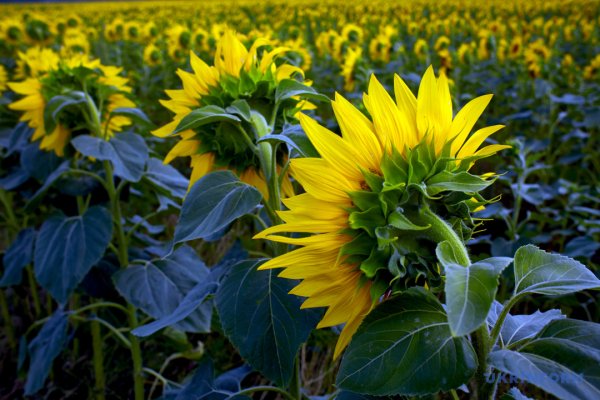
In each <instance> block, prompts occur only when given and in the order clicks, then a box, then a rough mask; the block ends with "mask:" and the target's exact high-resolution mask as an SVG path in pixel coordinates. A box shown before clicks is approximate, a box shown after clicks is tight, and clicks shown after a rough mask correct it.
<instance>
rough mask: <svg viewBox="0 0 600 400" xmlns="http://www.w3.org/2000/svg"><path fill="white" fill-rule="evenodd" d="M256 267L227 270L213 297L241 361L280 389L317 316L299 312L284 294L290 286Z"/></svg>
mask: <svg viewBox="0 0 600 400" xmlns="http://www.w3.org/2000/svg"><path fill="white" fill-rule="evenodd" d="M260 264H261V262H260V261H256V260H247V261H243V262H240V263H238V264H236V265H234V266H233V267H231V272H230V273H229V274H228V275H227V276H226V277H225V279H224V280H223V283H222V284H221V286H220V287H219V290H218V291H217V296H216V303H217V309H218V310H219V316H220V318H221V324H222V326H223V331H224V332H225V334H226V335H227V337H228V338H229V340H230V341H231V342H232V343H233V344H234V345H235V346H236V347H237V349H238V350H239V352H240V354H241V356H242V357H244V359H245V360H246V361H247V362H248V363H249V364H250V365H251V366H252V367H254V368H256V369H257V370H259V371H260V372H261V373H263V374H264V375H265V376H266V377H267V378H269V379H270V380H272V381H273V382H275V383H277V384H278V385H280V386H284V387H285V386H288V384H289V382H290V379H292V375H293V374H294V362H295V355H296V353H297V352H298V349H299V348H300V345H301V344H302V343H304V342H305V341H306V339H308V335H309V334H310V332H311V330H312V329H313V328H314V327H315V325H316V324H317V321H318V319H319V317H320V312H318V311H315V310H301V309H300V305H301V300H300V299H298V298H297V297H295V296H290V295H288V292H289V291H290V290H291V289H292V287H293V286H294V285H293V283H292V282H290V281H289V280H286V279H280V278H277V277H276V275H275V273H274V272H273V271H270V270H269V271H258V270H257V268H258V267H259V266H260Z"/></svg>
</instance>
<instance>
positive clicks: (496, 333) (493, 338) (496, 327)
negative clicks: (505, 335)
mask: <svg viewBox="0 0 600 400" xmlns="http://www.w3.org/2000/svg"><path fill="white" fill-rule="evenodd" d="M522 297H523V295H522V294H521V295H517V296H514V297H513V298H511V299H510V300H509V301H508V303H507V304H506V306H504V308H502V311H500V314H499V315H498V319H497V320H496V324H495V325H494V327H493V328H492V332H491V333H490V348H491V347H493V346H494V345H495V344H496V341H497V340H498V337H499V336H500V329H501V328H502V325H503V324H504V320H505V319H506V316H507V315H508V313H509V312H510V309H511V308H512V307H513V306H514V305H515V304H517V303H518V302H519V301H520V300H521V298H522Z"/></svg>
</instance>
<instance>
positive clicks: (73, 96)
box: [44, 90, 87, 132]
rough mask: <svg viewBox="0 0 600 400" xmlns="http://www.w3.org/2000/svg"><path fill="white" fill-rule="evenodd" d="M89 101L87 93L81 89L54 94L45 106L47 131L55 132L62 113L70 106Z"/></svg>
mask: <svg viewBox="0 0 600 400" xmlns="http://www.w3.org/2000/svg"><path fill="white" fill-rule="evenodd" d="M86 101H87V99H86V96H85V93H84V92H81V91H76V90H73V91H70V92H68V93H67V94H64V95H58V96H54V97H53V98H51V99H50V101H49V102H48V104H46V106H45V107H44V127H45V129H46V132H53V131H54V129H55V128H56V125H58V121H57V120H58V117H59V116H60V113H61V112H62V111H64V110H65V109H66V108H68V107H72V106H78V105H80V104H85V103H86Z"/></svg>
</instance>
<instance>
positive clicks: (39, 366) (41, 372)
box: [25, 309, 68, 396]
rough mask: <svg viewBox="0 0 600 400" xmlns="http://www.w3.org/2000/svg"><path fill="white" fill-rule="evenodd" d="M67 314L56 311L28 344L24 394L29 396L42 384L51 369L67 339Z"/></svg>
mask: <svg viewBox="0 0 600 400" xmlns="http://www.w3.org/2000/svg"><path fill="white" fill-rule="evenodd" d="M67 325H68V314H67V313H65V312H64V311H62V310H60V309H59V310H58V311H56V312H55V313H54V314H53V315H52V317H50V319H49V320H48V321H47V322H46V323H45V324H44V326H42V329H41V330H40V332H39V333H38V335H37V336H36V337H35V339H33V340H32V341H31V343H30V344H29V348H28V351H29V371H28V372H27V382H25V395H26V396H30V395H32V394H34V393H36V392H37V391H38V390H40V389H41V388H42V387H43V386H44V382H45V381H46V378H47V377H48V374H49V373H50V370H51V369H52V362H53V361H54V359H55V358H56V357H57V356H58V355H59V354H60V352H61V351H62V349H63V347H64V346H65V344H66V341H67Z"/></svg>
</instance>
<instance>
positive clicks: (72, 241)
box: [34, 206, 112, 304]
mask: <svg viewBox="0 0 600 400" xmlns="http://www.w3.org/2000/svg"><path fill="white" fill-rule="evenodd" d="M111 236H112V218H111V216H110V213H109V212H108V211H107V210H106V209H105V208H103V207H100V206H95V207H91V208H89V209H88V210H87V211H86V212H85V213H84V214H83V215H81V216H77V217H70V218H67V217H65V216H64V215H57V216H54V217H50V218H48V219H47V220H46V221H45V222H44V224H43V225H42V227H41V228H40V231H39V234H38V237H37V240H36V243H35V251H34V271H35V276H36V278H37V280H38V282H39V283H40V285H42V287H43V288H44V289H46V290H48V291H49V292H50V294H51V295H52V297H54V298H55V299H56V301H57V302H58V303H60V304H65V303H66V302H67V300H68V299H69V296H70V295H71V293H73V291H74V290H75V287H76V286H77V285H78V284H79V282H81V280H82V279H83V278H84V277H85V275H86V274H87V273H88V271H89V270H90V269H91V268H92V266H93V265H94V264H96V263H97V262H98V261H99V260H100V258H102V256H103V255H104V251H105V250H106V248H107V247H108V243H109V242H110V239H111Z"/></svg>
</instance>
